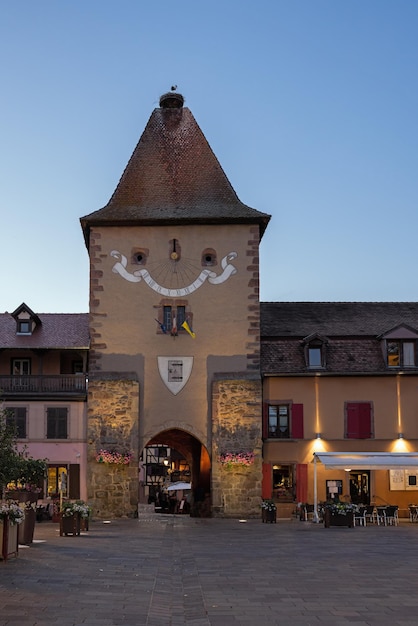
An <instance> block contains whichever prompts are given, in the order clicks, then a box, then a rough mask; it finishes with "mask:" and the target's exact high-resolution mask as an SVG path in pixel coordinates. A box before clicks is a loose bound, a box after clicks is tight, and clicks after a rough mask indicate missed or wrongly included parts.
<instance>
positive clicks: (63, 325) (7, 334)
mask: <svg viewBox="0 0 418 626" xmlns="http://www.w3.org/2000/svg"><path fill="white" fill-rule="evenodd" d="M37 317H38V318H39V320H40V322H41V324H38V325H37V326H36V328H35V330H34V331H33V333H32V334H31V335H18V334H16V320H15V319H14V318H13V317H12V315H11V314H10V313H1V314H0V349H4V348H16V349H30V350H32V349H34V348H38V349H54V348H56V349H71V348H72V349H76V348H78V349H88V348H89V345H90V340H89V315H88V313H38V314H37Z"/></svg>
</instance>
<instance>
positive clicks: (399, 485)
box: [389, 469, 418, 491]
mask: <svg viewBox="0 0 418 626" xmlns="http://www.w3.org/2000/svg"><path fill="white" fill-rule="evenodd" d="M389 484H390V490H391V491H418V470H407V469H395V470H389Z"/></svg>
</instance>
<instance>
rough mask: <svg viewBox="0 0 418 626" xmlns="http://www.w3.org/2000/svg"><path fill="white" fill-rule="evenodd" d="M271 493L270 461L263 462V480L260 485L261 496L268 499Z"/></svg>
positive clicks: (271, 473)
mask: <svg viewBox="0 0 418 626" xmlns="http://www.w3.org/2000/svg"><path fill="white" fill-rule="evenodd" d="M272 494H273V472H272V469H271V464H270V463H263V482H262V485H261V497H262V498H266V499H268V500H270V498H271V496H272Z"/></svg>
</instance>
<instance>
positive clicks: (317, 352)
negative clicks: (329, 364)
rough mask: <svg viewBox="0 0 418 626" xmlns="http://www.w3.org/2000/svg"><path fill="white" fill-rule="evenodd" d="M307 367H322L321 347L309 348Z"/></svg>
mask: <svg viewBox="0 0 418 626" xmlns="http://www.w3.org/2000/svg"><path fill="white" fill-rule="evenodd" d="M308 367H322V351H321V346H309V348H308Z"/></svg>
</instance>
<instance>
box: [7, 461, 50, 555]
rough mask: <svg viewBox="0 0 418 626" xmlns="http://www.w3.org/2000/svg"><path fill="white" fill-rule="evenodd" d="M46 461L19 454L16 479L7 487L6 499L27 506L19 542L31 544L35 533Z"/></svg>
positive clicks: (20, 529)
mask: <svg viewBox="0 0 418 626" xmlns="http://www.w3.org/2000/svg"><path fill="white" fill-rule="evenodd" d="M47 467H48V465H47V462H46V460H45V459H33V458H31V457H29V456H28V455H27V454H26V452H23V453H19V459H18V461H17V463H16V468H15V475H16V478H15V479H14V480H13V481H11V482H9V483H8V485H7V487H6V498H7V499H8V500H14V501H16V502H22V503H24V505H25V512H26V514H25V519H24V521H23V522H22V524H21V526H20V528H19V542H20V543H21V544H23V545H28V544H31V543H32V541H33V535H34V532H35V521H36V502H37V500H38V497H39V494H40V493H41V491H42V489H41V487H40V486H39V485H40V484H42V481H43V480H44V478H45V477H46V471H47Z"/></svg>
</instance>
